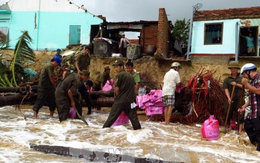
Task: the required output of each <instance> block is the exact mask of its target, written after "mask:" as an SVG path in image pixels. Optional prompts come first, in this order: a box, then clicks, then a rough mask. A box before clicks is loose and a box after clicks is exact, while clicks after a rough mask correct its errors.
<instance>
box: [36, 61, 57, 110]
mask: <svg viewBox="0 0 260 163" xmlns="http://www.w3.org/2000/svg"><path fill="white" fill-rule="evenodd" d="M52 76H54V66H52V64H51V63H47V64H46V65H45V66H44V67H43V69H42V71H41V74H40V79H39V83H38V89H37V100H36V102H35V104H34V106H33V110H34V111H35V112H36V113H38V112H39V110H40V108H41V107H42V106H43V105H44V104H47V106H48V107H49V109H50V111H54V110H55V96H54V87H53V85H52V83H51V80H50V77H52Z"/></svg>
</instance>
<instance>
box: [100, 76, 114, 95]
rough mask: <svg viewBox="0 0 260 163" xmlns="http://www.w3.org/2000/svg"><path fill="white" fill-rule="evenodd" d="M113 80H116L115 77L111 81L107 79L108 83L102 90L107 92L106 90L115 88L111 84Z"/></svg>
mask: <svg viewBox="0 0 260 163" xmlns="http://www.w3.org/2000/svg"><path fill="white" fill-rule="evenodd" d="M113 82H114V80H113V79H111V80H110V81H109V80H107V81H106V84H105V85H104V87H103V88H102V91H104V92H106V91H111V90H113V86H112V85H111V83H113Z"/></svg>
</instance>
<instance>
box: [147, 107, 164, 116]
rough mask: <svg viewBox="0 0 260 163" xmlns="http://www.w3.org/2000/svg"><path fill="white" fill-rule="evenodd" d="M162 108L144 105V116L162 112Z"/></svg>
mask: <svg viewBox="0 0 260 163" xmlns="http://www.w3.org/2000/svg"><path fill="white" fill-rule="evenodd" d="M163 108H164V107H154V106H152V107H146V108H145V114H146V116H151V115H155V114H163Z"/></svg>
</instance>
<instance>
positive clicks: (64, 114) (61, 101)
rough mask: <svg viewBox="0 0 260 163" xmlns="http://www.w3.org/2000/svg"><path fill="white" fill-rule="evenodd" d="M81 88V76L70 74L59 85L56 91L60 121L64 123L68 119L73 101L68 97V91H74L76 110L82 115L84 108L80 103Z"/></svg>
mask: <svg viewBox="0 0 260 163" xmlns="http://www.w3.org/2000/svg"><path fill="white" fill-rule="evenodd" d="M79 87H80V76H79V75H78V74H76V73H72V74H69V75H67V76H66V77H65V79H64V80H63V81H62V82H60V83H59V85H58V86H57V88H56V91H55V97H56V105H57V109H58V114H59V120H60V121H64V120H66V119H67V118H68V115H69V111H70V107H71V101H70V98H69V96H68V90H71V91H72V94H73V97H74V101H75V105H76V109H77V110H78V112H79V114H80V115H81V114H82V108H81V105H80V103H79V100H78V98H79V93H78V88H79Z"/></svg>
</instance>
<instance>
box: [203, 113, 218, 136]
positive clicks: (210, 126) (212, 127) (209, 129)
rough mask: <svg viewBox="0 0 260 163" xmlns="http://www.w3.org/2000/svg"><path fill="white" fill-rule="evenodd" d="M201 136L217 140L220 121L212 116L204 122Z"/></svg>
mask: <svg viewBox="0 0 260 163" xmlns="http://www.w3.org/2000/svg"><path fill="white" fill-rule="evenodd" d="M201 135H202V137H203V138H207V139H208V140H217V139H218V136H219V123H218V120H216V119H215V118H214V115H211V116H210V117H209V118H208V119H207V120H205V121H204V123H203V125H202V126H201Z"/></svg>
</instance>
